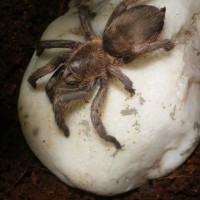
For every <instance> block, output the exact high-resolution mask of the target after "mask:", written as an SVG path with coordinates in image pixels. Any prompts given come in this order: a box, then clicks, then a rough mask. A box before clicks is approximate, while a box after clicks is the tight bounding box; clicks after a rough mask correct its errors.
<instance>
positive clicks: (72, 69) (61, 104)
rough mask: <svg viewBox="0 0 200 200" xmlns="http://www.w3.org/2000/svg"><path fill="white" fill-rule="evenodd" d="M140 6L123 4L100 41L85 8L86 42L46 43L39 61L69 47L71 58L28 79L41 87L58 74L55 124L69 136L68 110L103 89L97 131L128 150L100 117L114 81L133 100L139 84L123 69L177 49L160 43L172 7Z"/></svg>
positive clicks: (96, 109)
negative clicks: (139, 58)
mask: <svg viewBox="0 0 200 200" xmlns="http://www.w3.org/2000/svg"><path fill="white" fill-rule="evenodd" d="M137 1H138V0H123V1H122V2H121V3H119V4H118V6H117V7H116V8H115V10H114V11H113V13H112V14H111V16H110V17H109V19H108V21H107V23H106V25H105V29H104V31H103V34H102V37H98V36H97V35H96V34H95V32H94V31H93V29H92V27H91V25H90V22H89V20H90V18H91V17H92V15H93V13H92V12H91V11H90V10H89V8H88V7H87V6H81V7H79V9H78V14H79V19H80V23H81V26H82V28H83V31H84V34H85V38H86V41H85V42H84V43H82V42H76V41H71V40H43V41H40V42H39V43H38V47H37V55H38V56H39V55H41V54H42V52H43V50H44V49H45V48H68V51H66V53H64V54H60V55H58V56H56V57H55V58H53V59H52V60H51V61H50V62H49V63H47V64H46V65H45V66H43V67H41V68H39V69H38V70H36V71H35V72H34V73H33V74H32V75H31V76H30V77H29V78H28V82H29V83H30V84H31V85H32V86H33V87H34V88H36V81H37V80H38V79H39V78H41V77H43V76H45V75H46V74H48V73H51V72H54V71H55V72H54V73H53V75H52V77H51V78H50V80H49V81H48V83H47V85H46V87H45V90H46V93H47V95H48V97H49V99H50V102H51V103H52V108H53V111H54V116H55V121H56V123H57V125H58V127H59V128H60V129H61V130H62V131H63V132H64V135H65V136H66V137H68V136H69V135H70V131H69V128H68V126H67V125H66V124H65V109H67V108H69V107H70V106H71V105H72V104H74V103H76V102H78V101H79V100H81V99H84V98H85V97H87V95H88V93H89V92H90V91H91V90H93V89H94V88H95V86H96V85H99V89H98V92H97V94H96V96H95V98H94V100H93V102H92V104H91V120H92V123H93V126H94V127H95V129H96V131H97V132H98V134H99V135H100V136H101V138H103V139H104V140H106V141H107V142H110V143H112V144H113V145H115V147H116V149H121V148H122V146H121V144H120V142H119V141H118V140H117V139H116V138H115V137H114V136H112V135H109V134H107V132H106V129H105V127H104V125H103V123H102V120H101V117H100V110H101V106H102V104H103V102H104V99H105V97H106V93H107V90H108V85H109V79H110V77H115V78H116V79H118V80H119V81H120V82H121V83H122V84H123V85H124V87H125V89H126V90H127V91H128V92H129V93H130V95H131V96H132V95H134V94H135V89H134V88H133V83H132V81H131V80H130V79H129V78H128V77H127V76H126V75H125V74H123V73H122V71H121V70H120V68H119V67H120V66H121V65H122V64H126V63H128V62H130V61H132V60H133V59H135V58H136V57H137V56H139V55H141V54H144V53H149V52H152V51H154V50H156V49H160V48H164V49H165V50H166V51H169V50H171V49H172V48H173V47H174V44H173V42H171V41H170V40H168V39H164V40H158V36H159V35H160V33H161V31H162V28H163V25H164V18H165V11H166V8H165V7H164V8H161V9H158V8H156V7H154V6H150V5H135V6H133V5H134V4H135V3H136V2H137Z"/></svg>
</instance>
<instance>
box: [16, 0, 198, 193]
mask: <svg viewBox="0 0 200 200" xmlns="http://www.w3.org/2000/svg"><path fill="white" fill-rule="evenodd" d="M119 2H120V1H114V0H91V1H89V5H90V8H91V10H92V11H95V12H96V17H95V18H94V19H92V21H91V23H92V27H93V29H94V30H95V32H96V33H97V34H99V35H100V34H101V33H102V31H103V28H104V26H105V23H106V21H107V19H108V17H109V15H110V14H111V13H112V11H113V9H114V8H115V6H116V5H117V4H118V3H119ZM138 3H140V1H139V2H138ZM142 3H145V4H146V2H142ZM148 3H149V4H151V5H155V6H157V7H159V8H161V7H166V19H165V26H164V29H163V31H162V34H161V36H160V37H161V38H163V39H171V40H173V41H174V42H175V48H174V49H172V50H171V51H169V52H166V51H164V50H163V49H161V50H157V51H155V52H153V53H150V54H146V55H144V56H141V57H139V58H137V59H135V60H134V61H133V62H131V63H128V64H127V66H124V67H122V68H121V70H122V71H123V72H124V74H126V75H127V76H128V77H129V78H130V79H131V80H132V81H133V83H134V88H135V89H136V94H135V95H134V96H133V97H130V95H129V93H128V92H126V91H125V90H124V88H123V86H122V85H121V83H119V82H118V81H117V80H114V79H113V80H112V81H110V85H109V91H108V94H107V97H106V101H105V103H104V106H103V108H102V121H103V123H104V125H105V127H106V129H107V132H108V134H110V135H113V136H115V137H116V138H117V140H118V141H119V142H120V143H121V144H122V145H123V148H122V150H116V148H115V146H114V145H113V144H112V143H109V142H106V141H104V140H103V139H101V138H100V136H99V135H98V134H97V132H96V131H95V129H94V127H93V125H92V123H91V120H90V106H91V102H92V99H93V98H94V96H95V94H96V91H94V93H93V94H92V95H91V96H90V97H88V99H87V101H88V102H87V103H85V102H83V103H81V104H79V105H76V106H74V107H73V108H71V109H70V110H67V111H66V124H67V125H68V126H69V128H70V137H69V138H66V137H65V136H64V135H63V132H62V131H61V130H60V129H59V128H58V126H57V124H56V123H55V120H54V113H53V111H52V105H51V103H50V101H49V99H48V97H47V95H46V93H45V90H44V87H45V84H46V83H47V81H48V80H49V78H50V76H51V74H49V75H46V76H45V77H43V78H41V79H40V80H39V81H38V82H37V89H34V88H32V87H31V86H30V85H29V83H28V82H27V79H28V77H29V76H30V75H31V74H32V73H33V71H35V70H36V69H37V68H40V67H42V66H43V65H44V64H46V63H47V62H48V61H49V60H50V59H51V58H53V57H54V56H55V55H57V54H58V53H60V52H63V51H65V50H63V49H50V50H45V52H44V53H43V54H42V55H41V56H40V57H37V56H36V55H35V54H34V55H33V57H32V59H31V61H30V64H29V66H28V68H27V70H26V72H25V75H24V78H23V81H22V85H21V90H20V95H19V105H18V106H19V107H18V108H19V118H20V122H21V127H22V130H23V133H24V136H25V138H26V141H27V143H28V144H29V146H30V148H31V149H32V151H33V152H34V153H35V155H36V156H37V157H38V158H39V159H40V160H41V162H42V163H43V164H44V165H45V166H46V167H47V168H49V170H51V171H52V173H54V174H55V175H56V176H57V177H58V178H59V179H61V180H62V181H63V182H65V183H66V184H68V185H70V186H72V187H77V188H80V189H83V190H86V191H90V192H93V193H96V194H101V195H116V194H120V193H123V192H126V191H129V190H131V189H133V188H136V187H138V186H140V185H141V184H142V183H144V182H145V181H146V180H147V179H154V178H159V177H162V176H164V175H166V174H168V173H170V172H172V171H173V170H174V169H176V168H177V167H178V166H180V165H181V164H182V163H183V162H184V161H185V160H186V158H187V157H188V156H189V155H190V154H191V153H192V151H193V150H194V149H195V147H196V146H197V144H198V141H199V138H200V84H199V83H200V14H199V13H200V1H196V0H190V1H188V0H176V1H174V0H168V1H160V0H153V1H150V2H148ZM70 6H71V8H70V10H69V12H68V13H66V14H65V15H63V16H61V17H59V18H58V19H56V20H55V21H54V22H52V23H51V24H50V25H49V27H48V28H47V29H46V31H45V32H44V34H43V36H42V39H44V40H45V39H71V40H75V41H83V40H84V37H83V32H82V31H81V28H80V23H79V19H78V16H77V10H76V9H75V8H74V5H73V1H72V2H71V4H70Z"/></svg>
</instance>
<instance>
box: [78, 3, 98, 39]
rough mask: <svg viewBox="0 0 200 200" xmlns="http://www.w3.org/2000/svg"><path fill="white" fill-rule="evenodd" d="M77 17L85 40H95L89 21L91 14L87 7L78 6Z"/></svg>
mask: <svg viewBox="0 0 200 200" xmlns="http://www.w3.org/2000/svg"><path fill="white" fill-rule="evenodd" d="M78 15H79V19H80V22H81V26H82V28H83V31H84V32H85V37H86V40H93V39H95V38H97V36H96V34H95V32H94V31H93V29H92V27H91V24H90V22H89V19H90V18H91V16H92V13H91V11H90V9H89V7H88V6H80V7H79V9H78Z"/></svg>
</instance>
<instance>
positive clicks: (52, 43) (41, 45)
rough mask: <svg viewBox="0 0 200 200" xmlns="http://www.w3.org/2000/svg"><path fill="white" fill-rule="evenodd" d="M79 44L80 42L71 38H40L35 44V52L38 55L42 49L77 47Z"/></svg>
mask: <svg viewBox="0 0 200 200" xmlns="http://www.w3.org/2000/svg"><path fill="white" fill-rule="evenodd" d="M81 44H82V43H81V42H75V41H73V40H41V41H39V42H38V44H37V47H36V54H37V56H40V55H41V54H42V53H43V51H44V49H50V48H68V49H77V48H78V47H79V46H80V45H81Z"/></svg>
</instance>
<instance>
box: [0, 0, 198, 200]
mask: <svg viewBox="0 0 200 200" xmlns="http://www.w3.org/2000/svg"><path fill="white" fill-rule="evenodd" d="M67 9H68V8H67V1H64V0H41V1H39V0H6V1H3V0H2V1H1V2H0V199H3V200H57V199H58V200H66V199H73V200H76V199H77V200H78V199H81V200H95V199H99V200H103V199H112V200H130V199H133V200H140V199H144V200H150V199H152V200H156V199H163V200H173V199H176V200H179V199H180V200H185V199H187V200H197V199H200V161H199V157H200V146H199V147H198V148H197V149H196V151H195V152H194V154H193V155H192V156H191V157H190V158H189V159H188V160H187V161H186V162H185V164H184V165H182V166H181V167H180V168H179V169H178V170H176V171H175V172H173V173H172V174H170V175H169V176H167V177H164V178H162V179H160V180H155V181H148V182H146V184H144V185H143V186H142V187H140V188H139V189H136V190H134V191H131V192H129V193H127V194H123V195H120V196H116V197H110V198H108V197H107V198H106V197H99V196H95V195H92V194H88V193H86V192H83V191H80V190H77V189H73V188H70V187H68V186H66V185H65V184H63V183H62V182H61V181H59V180H58V179H57V178H56V177H55V176H54V175H52V174H51V173H50V172H49V171H48V169H46V168H45V167H44V166H43V165H42V164H41V163H40V161H38V159H37V158H36V157H35V156H34V155H33V153H32V152H31V151H30V149H29V147H28V146H27V144H26V142H25V140H24V138H23V135H22V132H21V129H20V124H19V121H18V116H17V98H18V93H19V87H20V83H21V80H22V76H23V74H24V71H25V70H26V67H27V65H28V63H29V61H30V58H31V56H32V54H33V52H34V49H35V43H36V42H37V41H38V40H39V38H40V36H41V34H42V32H43V31H44V30H45V28H46V27H47V25H48V24H49V23H50V22H51V21H52V20H53V19H55V18H56V17H58V16H60V15H62V14H63V13H64V11H66V10H67Z"/></svg>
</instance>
